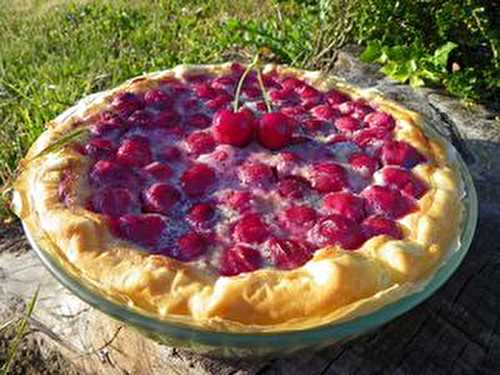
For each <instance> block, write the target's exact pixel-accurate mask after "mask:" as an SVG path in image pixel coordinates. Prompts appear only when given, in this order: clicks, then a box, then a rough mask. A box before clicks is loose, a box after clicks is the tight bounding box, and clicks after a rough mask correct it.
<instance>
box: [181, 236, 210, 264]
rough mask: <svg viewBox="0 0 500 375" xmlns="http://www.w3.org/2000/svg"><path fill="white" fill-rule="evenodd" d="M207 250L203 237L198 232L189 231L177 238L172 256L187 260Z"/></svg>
mask: <svg viewBox="0 0 500 375" xmlns="http://www.w3.org/2000/svg"><path fill="white" fill-rule="evenodd" d="M206 250H207V243H206V241H205V239H204V238H203V237H202V236H200V235H199V234H198V233H195V232H189V233H186V234H184V235H183V236H181V237H179V238H178V239H177V251H175V255H174V257H175V258H176V259H178V260H181V261H184V262H189V261H191V260H194V259H196V258H198V257H199V256H200V255H203V254H204V253H205V251H206Z"/></svg>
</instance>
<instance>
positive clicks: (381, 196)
mask: <svg viewBox="0 0 500 375" xmlns="http://www.w3.org/2000/svg"><path fill="white" fill-rule="evenodd" d="M361 194H362V196H363V197H364V198H365V199H366V207H367V210H368V211H369V212H370V213H374V214H380V215H382V216H384V217H386V218H388V219H398V218H400V217H403V216H405V215H406V214H408V213H410V212H411V211H413V210H414V208H415V204H414V203H413V201H412V200H411V199H410V198H408V197H406V196H404V195H402V194H401V193H400V192H399V191H397V190H394V189H391V188H389V187H388V186H378V185H373V186H370V187H368V188H366V189H365V190H363V192H362V193H361Z"/></svg>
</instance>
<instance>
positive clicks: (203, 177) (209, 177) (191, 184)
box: [181, 164, 215, 197]
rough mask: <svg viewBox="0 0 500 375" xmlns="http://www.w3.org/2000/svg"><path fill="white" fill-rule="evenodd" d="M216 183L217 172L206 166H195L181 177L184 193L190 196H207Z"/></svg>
mask: <svg viewBox="0 0 500 375" xmlns="http://www.w3.org/2000/svg"><path fill="white" fill-rule="evenodd" d="M214 183H215V172H214V170H213V169H212V168H210V167H209V166H208V165H206V164H194V165H193V166H191V167H190V168H188V169H187V170H186V171H185V172H184V174H183V175H182V177H181V184H182V188H183V190H184V192H185V193H186V194H187V195H189V196H192V197H194V196H200V195H203V194H205V193H206V192H207V191H208V189H209V188H210V187H211V186H212V185H213V184H214Z"/></svg>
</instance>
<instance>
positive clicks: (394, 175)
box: [381, 167, 427, 199]
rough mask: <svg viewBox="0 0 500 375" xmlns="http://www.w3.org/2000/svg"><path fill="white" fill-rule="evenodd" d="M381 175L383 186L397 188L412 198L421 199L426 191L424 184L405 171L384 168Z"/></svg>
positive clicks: (396, 168)
mask: <svg viewBox="0 0 500 375" xmlns="http://www.w3.org/2000/svg"><path fill="white" fill-rule="evenodd" d="M381 173H382V178H383V180H384V183H385V184H387V185H389V186H391V187H394V188H397V189H398V190H400V191H401V192H403V193H405V194H408V195H410V196H412V197H414V198H417V199H418V198H420V197H422V195H424V193H425V192H426V191H427V186H425V183H424V182H423V181H422V180H420V179H419V178H418V177H417V176H415V175H413V173H411V172H410V171H408V170H407V169H403V168H399V167H385V168H384V169H382V171H381Z"/></svg>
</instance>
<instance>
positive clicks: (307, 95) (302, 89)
mask: <svg viewBox="0 0 500 375" xmlns="http://www.w3.org/2000/svg"><path fill="white" fill-rule="evenodd" d="M295 92H296V93H297V95H298V96H299V97H300V98H301V99H302V100H310V99H316V98H320V97H321V92H319V91H318V90H316V89H315V88H314V87H312V86H309V85H307V84H305V83H303V84H302V85H301V86H298V87H296V88H295Z"/></svg>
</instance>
